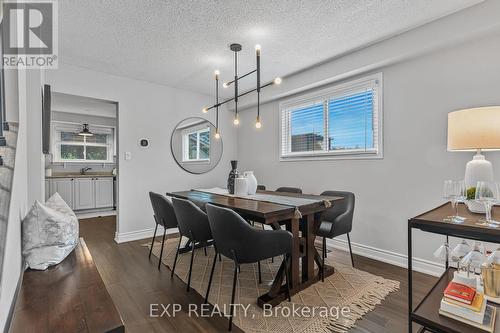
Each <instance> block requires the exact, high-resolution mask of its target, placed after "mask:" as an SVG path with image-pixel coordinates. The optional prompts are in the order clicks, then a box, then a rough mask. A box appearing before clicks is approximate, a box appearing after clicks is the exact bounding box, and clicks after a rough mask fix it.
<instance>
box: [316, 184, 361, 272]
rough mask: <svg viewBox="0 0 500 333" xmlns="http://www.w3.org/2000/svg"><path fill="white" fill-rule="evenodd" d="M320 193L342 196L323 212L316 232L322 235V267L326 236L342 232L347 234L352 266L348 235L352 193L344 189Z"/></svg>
mask: <svg viewBox="0 0 500 333" xmlns="http://www.w3.org/2000/svg"><path fill="white" fill-rule="evenodd" d="M321 195H326V196H332V197H343V198H344V199H343V200H339V201H335V203H334V204H333V206H332V207H331V208H328V209H327V210H326V211H325V212H324V214H323V218H322V221H321V224H320V226H319V229H318V231H317V233H316V234H317V235H318V236H319V237H323V250H322V252H323V258H322V260H323V267H324V266H325V258H326V256H327V253H326V238H330V239H333V238H335V237H337V236H340V235H344V234H345V235H347V241H348V243H349V252H350V254H351V263H352V267H354V258H353V256H352V248H351V238H350V237H349V233H350V232H351V230H352V218H353V216H354V203H355V196H354V193H352V192H346V191H324V192H323V193H321ZM322 273H323V272H322ZM321 275H322V280H324V275H323V274H321Z"/></svg>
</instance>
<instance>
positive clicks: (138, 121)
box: [46, 63, 236, 242]
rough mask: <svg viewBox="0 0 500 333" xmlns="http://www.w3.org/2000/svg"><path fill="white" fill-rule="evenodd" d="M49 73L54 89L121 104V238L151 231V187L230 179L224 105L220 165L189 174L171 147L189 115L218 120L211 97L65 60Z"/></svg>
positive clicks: (231, 150)
mask: <svg viewBox="0 0 500 333" xmlns="http://www.w3.org/2000/svg"><path fill="white" fill-rule="evenodd" d="M46 78H47V80H46V81H47V83H49V84H51V85H52V88H53V90H54V91H57V92H61V93H66V94H71V95H77V96H86V97H92V98H97V99H102V100H107V101H114V102H117V103H118V128H119V133H118V136H119V138H118V142H119V146H120V147H119V148H120V150H119V155H120V156H118V162H119V172H118V192H119V207H118V230H117V235H116V240H117V241H119V242H122V241H128V240H132V239H140V238H147V237H151V236H152V234H153V231H154V221H153V219H152V215H151V203H150V202H149V198H148V192H149V191H155V192H159V193H165V192H166V191H177V190H185V189H190V188H196V187H202V186H207V187H212V186H217V185H224V184H225V183H226V179H227V174H228V172H229V169H230V164H229V161H230V160H232V159H234V158H235V156H236V150H235V149H236V144H234V142H235V139H234V138H235V135H236V133H235V131H234V129H233V127H232V122H231V115H230V114H229V113H228V112H225V111H224V110H221V118H220V125H221V135H222V138H223V140H224V153H223V156H222V160H221V161H220V163H219V165H218V166H217V167H216V168H215V169H213V170H212V171H210V172H208V173H206V174H202V175H193V174H190V173H187V172H186V171H184V170H182V169H181V168H180V167H179V166H178V165H177V164H176V163H175V161H174V159H173V158H172V154H171V152H170V136H171V134H172V131H173V130H174V127H175V125H176V124H177V123H179V122H180V121H181V120H183V119H184V118H186V117H189V116H203V117H206V118H207V119H209V120H210V121H212V122H213V121H214V120H215V114H214V113H209V114H208V115H204V114H202V112H201V110H202V108H203V107H205V106H207V105H211V103H213V98H212V97H211V96H206V95H201V94H197V93H192V92H188V91H185V90H181V89H175V88H172V87H167V86H162V85H158V84H152V83H148V82H145V81H139V80H133V79H128V78H123V77H119V76H114V75H109V74H105V73H102V72H96V71H92V70H88V69H84V68H80V67H75V66H70V65H66V64H61V63H60V64H59V69H57V70H53V71H47V73H46ZM141 138H148V139H149V140H150V143H151V145H150V147H149V148H147V149H144V148H141V147H140V146H139V140H140V139H141ZM125 152H130V153H131V156H132V159H131V160H125V156H124V155H125Z"/></svg>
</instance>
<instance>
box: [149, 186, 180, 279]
mask: <svg viewBox="0 0 500 333" xmlns="http://www.w3.org/2000/svg"><path fill="white" fill-rule="evenodd" d="M149 199H150V200H151V206H153V214H154V215H153V217H154V219H155V222H156V226H155V232H154V235H153V240H152V241H151V248H150V249H149V259H151V253H152V252H153V244H154V241H155V238H156V231H157V230H158V225H161V226H162V227H163V240H162V242H161V252H160V261H158V270H159V269H160V267H161V258H162V256H163V245H164V244H165V234H166V232H167V229H170V228H177V218H176V216H175V212H174V207H173V206H172V203H171V202H170V201H169V200H168V199H167V198H166V197H164V196H163V195H161V194H158V193H155V192H149Z"/></svg>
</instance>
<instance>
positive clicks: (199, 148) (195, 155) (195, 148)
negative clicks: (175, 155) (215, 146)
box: [182, 127, 210, 162]
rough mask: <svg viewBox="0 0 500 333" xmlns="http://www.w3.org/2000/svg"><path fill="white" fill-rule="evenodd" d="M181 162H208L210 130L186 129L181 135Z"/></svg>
mask: <svg viewBox="0 0 500 333" xmlns="http://www.w3.org/2000/svg"><path fill="white" fill-rule="evenodd" d="M182 161H183V162H210V128H208V127H206V128H202V129H197V130H195V129H188V130H185V131H184V132H183V134H182Z"/></svg>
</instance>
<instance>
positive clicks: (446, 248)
mask: <svg viewBox="0 0 500 333" xmlns="http://www.w3.org/2000/svg"><path fill="white" fill-rule="evenodd" d="M449 253H450V245H449V244H448V243H447V242H444V244H442V245H441V246H440V247H439V248H438V249H437V250H436V251H434V254H433V255H434V257H436V258H438V259H441V260H448V259H449V256H450V255H449Z"/></svg>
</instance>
